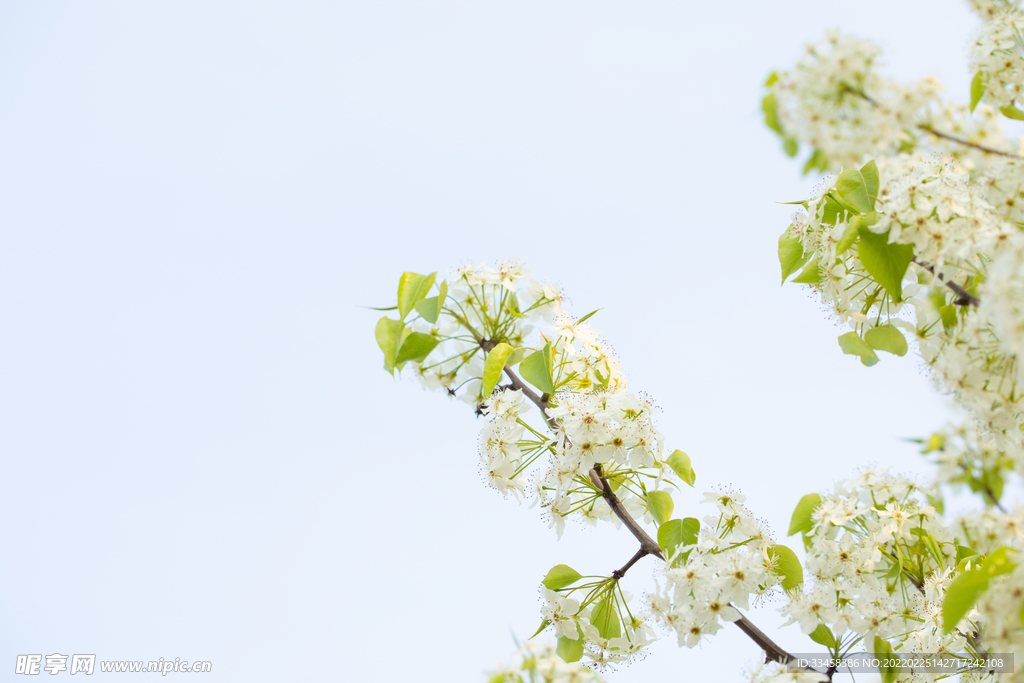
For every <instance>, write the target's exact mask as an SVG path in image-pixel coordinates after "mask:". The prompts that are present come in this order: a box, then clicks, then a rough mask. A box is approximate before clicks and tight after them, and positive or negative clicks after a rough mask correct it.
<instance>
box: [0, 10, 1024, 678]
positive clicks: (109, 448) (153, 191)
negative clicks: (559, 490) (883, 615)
mask: <svg viewBox="0 0 1024 683" xmlns="http://www.w3.org/2000/svg"><path fill="white" fill-rule="evenodd" d="M975 25H976V21H975V19H974V18H973V17H972V16H971V15H970V14H969V13H968V11H967V9H966V6H965V5H963V4H961V3H959V2H953V1H942V2H935V1H929V2H924V1H913V2H911V1H904V2H896V3H894V2H883V1H881V0H862V2H859V3H857V5H856V7H855V8H854V7H853V6H851V5H850V4H849V3H845V4H844V3H838V2H822V1H821V0H817V1H814V2H811V1H806V2H795V1H788V0H787V1H779V2H770V3H769V2H733V3H720V4H719V3H681V2H634V3H622V2H619V3H615V2H603V1H598V2H595V1H593V0H591V1H588V2H525V1H524V2H516V3H495V2H461V3H457V2H361V3H356V2H340V3H331V2H309V1H306V0H295V1H293V2H287V3H285V2H278V3H266V2H234V3H233V2H221V1H216V0H205V1H204V2H175V3H129V2H101V1H98V0H94V1H91V2H67V1H56V0H54V1H50V2H12V1H8V2H4V3H2V4H0V320H2V324H3V330H4V332H3V334H2V335H0V478H2V480H3V482H4V483H5V492H4V495H3V496H2V497H0V587H2V588H0V670H3V669H5V668H7V667H13V666H14V661H15V656H16V655H17V654H25V653H39V654H51V653H53V652H60V653H63V654H73V653H95V654H97V655H98V657H99V658H100V659H140V660H149V659H156V658H158V657H164V658H174V657H181V658H183V659H187V660H197V659H199V660H210V661H212V662H213V671H214V672H213V673H212V674H206V675H205V676H204V680H210V681H246V682H252V681H309V680H330V681H351V680H438V681H442V680H443V681H473V680H481V679H482V671H483V669H485V668H487V667H488V666H490V665H491V663H492V662H494V661H495V660H497V659H505V658H507V657H508V655H509V654H510V653H511V651H512V649H513V647H512V642H511V638H510V636H509V631H510V630H513V631H515V633H516V634H518V635H519V636H520V637H523V636H525V635H529V633H530V632H532V631H533V629H534V628H535V627H536V625H537V623H538V622H539V612H538V609H539V604H538V598H537V584H538V582H539V580H540V578H541V577H542V576H543V575H544V573H545V572H546V571H547V569H548V568H549V567H550V566H552V565H553V564H556V563H560V562H565V563H568V564H571V565H573V566H579V568H583V567H586V568H587V570H588V571H586V572H585V573H598V572H602V571H604V572H607V571H610V570H612V569H614V568H615V567H618V566H620V565H621V564H623V561H624V560H625V559H627V558H628V557H629V556H630V555H631V554H632V552H633V547H632V546H633V542H632V541H631V540H630V539H629V538H628V537H627V536H626V534H625V533H616V532H614V530H612V529H611V528H603V529H599V530H596V531H591V530H584V529H581V528H578V527H576V526H574V525H570V526H569V528H568V530H567V532H566V534H565V537H564V538H563V539H562V541H560V542H556V541H555V539H554V535H553V533H551V532H549V531H548V530H547V529H546V528H545V526H544V524H543V523H542V522H541V521H540V520H539V519H538V514H537V511H536V510H529V509H526V507H525V506H523V507H519V506H517V504H516V503H515V502H511V501H509V502H506V501H503V500H502V499H501V498H500V496H499V495H498V494H496V493H494V492H493V491H490V490H488V489H485V488H484V487H483V485H482V484H481V482H480V479H479V476H478V473H477V468H476V439H477V433H478V428H479V423H478V422H477V421H476V419H475V418H474V417H473V416H472V414H471V411H469V410H467V409H466V408H465V406H464V405H463V404H461V403H452V402H449V401H447V400H446V399H445V398H444V397H443V396H440V395H435V394H427V393H424V392H422V391H421V390H420V389H419V387H418V386H417V385H416V384H415V383H414V382H411V381H392V380H391V379H390V378H389V377H388V376H387V375H386V374H385V373H384V372H382V371H381V369H380V357H379V352H378V350H377V348H376V346H375V343H374V341H373V334H372V330H373V325H374V322H375V321H376V317H377V314H375V313H373V312H371V311H367V310H364V309H362V308H359V307H358V306H359V305H362V304H366V305H387V304H388V303H389V301H390V300H391V299H392V297H393V296H394V290H395V286H396V283H397V278H398V275H399V274H400V273H401V272H402V271H403V270H412V271H418V272H430V271H433V270H442V271H443V270H445V269H447V268H450V267H453V266H456V265H459V264H460V263H463V262H465V261H467V260H494V259H498V258H506V257H513V256H519V257H522V258H524V259H525V260H526V261H527V263H528V264H529V265H530V266H531V268H532V269H533V271H534V272H535V273H536V274H538V275H540V276H544V277H550V278H552V279H555V280H558V281H560V282H561V283H562V284H563V285H564V286H565V288H566V289H567V291H568V292H569V294H570V296H571V299H572V302H571V310H574V311H576V312H577V313H585V312H589V311H590V310H593V309H595V308H602V309H603V310H602V311H601V312H600V313H599V314H598V315H597V316H596V317H595V318H594V319H593V323H594V324H595V326H597V327H599V328H600V329H601V330H602V331H603V332H604V335H605V337H606V338H607V339H608V340H609V341H610V342H611V344H612V345H613V346H614V347H615V349H616V350H617V352H618V354H619V357H620V359H621V361H622V365H623V368H624V370H625V372H626V373H627V375H628V376H629V378H630V380H631V383H632V386H633V387H634V388H635V389H637V390H643V391H646V392H648V393H650V394H652V395H653V396H655V397H656V399H657V401H658V403H659V404H660V405H661V406H662V408H663V409H664V413H663V415H662V416H661V419H660V421H659V426H660V428H661V430H662V431H663V432H664V433H665V434H666V435H667V437H668V439H669V446H670V447H671V448H682V449H684V450H686V451H688V452H689V453H690V455H691V456H692V458H693V462H694V467H695V469H696V472H697V476H698V487H697V490H696V491H694V492H692V493H691V494H689V496H688V497H687V496H682V497H681V499H680V500H677V501H676V509H677V510H679V511H681V512H683V511H685V512H687V513H688V514H693V513H697V514H698V516H701V515H702V514H703V511H701V510H699V508H698V507H697V505H696V503H697V501H698V500H699V498H700V495H699V494H700V491H702V490H704V488H706V487H710V486H711V485H713V484H717V483H732V484H734V485H736V486H738V487H740V488H741V489H742V490H743V491H744V492H745V493H746V494H747V495H748V503H749V504H750V507H751V508H752V509H753V510H755V511H756V512H757V513H758V514H760V515H761V516H762V517H763V518H764V519H766V520H767V521H768V522H769V524H770V525H771V526H772V527H773V528H775V529H776V530H777V531H779V532H780V535H781V533H784V531H785V528H786V526H787V524H788V519H789V514H790V512H791V511H792V508H793V506H794V504H795V503H796V501H797V500H798V499H799V497H800V496H802V495H803V494H805V493H807V492H810V491H814V490H823V489H826V488H828V487H829V486H830V485H831V483H832V481H834V480H835V479H838V478H841V477H843V476H845V475H847V474H849V473H850V472H851V471H852V470H853V469H854V468H855V467H857V466H859V465H862V464H866V463H869V462H880V463H894V464H895V465H896V467H897V468H899V469H902V470H909V471H917V472H920V473H922V475H926V474H927V471H928V470H927V468H926V466H925V465H924V464H923V463H922V461H921V459H920V457H919V456H917V455H916V453H915V451H914V450H913V448H911V447H909V446H908V445H905V444H903V443H901V442H900V441H899V439H900V438H901V437H905V436H917V435H922V434H925V433H927V432H928V431H929V430H931V429H934V428H937V427H939V426H941V424H942V423H943V421H944V419H945V408H944V403H943V400H942V399H940V398H939V397H937V396H936V395H935V394H934V392H933V391H932V389H931V387H930V385H929V382H928V380H927V379H926V378H925V377H924V375H923V373H921V372H920V370H919V369H918V367H917V364H916V363H915V361H914V360H912V359H911V358H905V359H902V360H896V359H892V358H888V357H887V358H886V359H884V361H883V362H882V363H880V364H879V365H878V366H876V367H874V368H871V369H866V368H864V367H862V366H861V365H860V364H859V363H857V362H856V360H855V359H853V358H850V357H843V356H842V355H841V354H840V352H839V349H838V346H837V344H836V341H835V339H836V337H837V336H838V334H839V333H840V332H841V330H839V329H837V328H836V327H835V326H834V325H833V324H832V323H831V322H829V321H828V320H826V319H825V317H824V315H823V313H822V311H821V310H820V307H819V305H818V304H816V303H815V302H814V301H813V300H811V299H810V298H809V297H808V295H807V294H806V292H805V291H803V290H802V289H801V288H800V287H799V286H787V287H785V288H780V287H779V286H778V266H777V262H776V259H775V242H776V238H777V236H778V235H779V233H780V232H781V231H782V230H783V228H784V227H785V226H786V224H787V222H788V215H789V211H790V207H783V206H779V205H777V204H775V202H776V201H787V200H793V199H798V198H800V197H801V196H803V194H804V193H806V191H807V189H808V188H809V186H810V185H811V181H809V180H807V179H802V178H800V176H799V173H798V164H797V163H796V162H792V161H789V160H787V159H786V158H785V157H784V156H783V154H782V152H781V149H780V145H779V143H778V141H777V140H776V139H775V138H774V137H773V136H772V135H771V134H769V132H768V131H767V130H766V129H765V128H764V127H763V125H762V123H761V119H760V115H759V102H760V97H761V89H760V88H761V84H762V82H763V81H764V79H765V77H766V76H767V74H768V73H769V72H770V71H771V70H772V69H773V68H785V67H787V66H789V65H791V64H792V63H793V62H794V61H795V59H796V58H797V57H798V56H799V54H800V51H801V45H802V44H803V43H804V42H806V41H808V40H812V39H817V38H818V37H820V36H821V35H822V33H823V31H824V30H825V29H827V28H834V27H843V28H845V29H847V30H849V31H851V32H853V33H856V34H857V35H859V36H862V37H867V38H872V39H874V40H876V41H877V42H878V43H880V44H881V45H882V47H883V48H884V50H885V55H886V61H887V63H888V70H889V73H890V74H892V75H894V76H896V77H898V78H901V79H909V78H914V77H918V76H923V75H927V74H935V75H937V76H938V77H939V78H940V79H941V80H942V81H943V82H944V83H945V84H946V85H947V88H948V90H949V95H950V96H951V97H954V98H956V99H961V100H962V99H966V95H967V84H968V82H969V78H968V74H967V71H966V66H965V55H964V47H965V44H966V42H967V41H968V39H969V37H970V33H971V31H972V30H973V27H974V26H975ZM1013 125H1016V124H1013ZM1012 132H1013V133H1014V134H1016V133H1017V132H1019V131H1012ZM651 566H653V563H645V564H640V565H638V566H637V568H636V569H634V572H633V573H631V577H630V580H632V581H634V584H633V586H632V589H633V590H634V592H636V593H638V594H639V593H640V592H642V590H643V588H644V587H645V586H646V585H647V582H648V581H649V575H650V569H651ZM590 570H593V571H590ZM752 618H753V620H754V621H755V622H756V623H758V624H761V625H762V626H763V627H764V628H766V629H768V630H770V631H771V632H774V628H775V625H776V624H777V623H778V618H777V615H776V614H775V613H774V605H769V606H767V607H766V608H764V609H761V610H757V611H756V612H755V614H754V615H753V617H752ZM779 640H780V641H781V642H782V643H783V644H785V645H788V646H790V647H794V648H798V649H799V646H801V645H803V644H806V642H807V641H805V640H804V639H803V638H802V637H801V636H800V635H799V632H798V628H797V627H796V626H791V627H789V628H787V629H785V630H783V631H782V632H781V634H780V636H779ZM756 658H757V651H756V650H755V649H754V647H753V646H752V645H751V644H750V643H749V641H747V640H746V639H745V638H744V637H743V636H742V635H741V634H740V633H739V631H738V630H737V629H731V628H730V629H726V630H725V631H723V632H722V633H721V634H720V635H719V636H718V637H716V638H715V639H714V640H712V641H711V642H709V643H707V644H705V645H703V646H702V647H701V648H700V649H698V650H694V651H689V650H679V649H677V648H676V646H675V643H674V642H672V641H671V640H666V641H663V642H660V643H659V644H657V645H656V646H654V647H653V648H652V653H651V656H650V657H649V658H648V659H647V660H646V661H643V662H640V663H636V664H634V665H632V666H631V667H628V668H625V669H623V670H621V671H620V672H618V673H616V674H612V675H610V676H609V680H611V681H616V682H623V683H624V682H627V681H677V680H712V679H714V680H723V681H728V680H736V679H737V678H738V676H739V671H740V670H741V669H742V667H743V666H744V665H745V664H747V663H749V662H752V661H753V660H755V659H756ZM44 675H45V674H44ZM62 675H67V674H66V673H65V674H62ZM179 675H180V674H179ZM97 678H98V679H102V678H103V677H102V676H99V675H97ZM115 680H116V677H115Z"/></svg>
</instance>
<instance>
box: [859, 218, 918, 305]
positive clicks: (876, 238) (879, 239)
mask: <svg viewBox="0 0 1024 683" xmlns="http://www.w3.org/2000/svg"><path fill="white" fill-rule="evenodd" d="M857 256H858V257H859V258H860V262H861V263H862V264H864V269H865V270H866V271H868V274H869V275H871V277H873V278H874V279H875V282H877V283H878V284H880V285H882V287H884V288H885V291H886V292H888V293H889V296H891V297H892V299H893V301H895V302H900V301H902V300H903V284H902V283H903V276H904V275H905V274H906V272H907V267H909V266H910V262H911V261H913V260H914V247H913V246H911V245H909V244H889V233H888V232H886V233H884V234H881V235H878V234H876V233H873V232H871V231H870V230H868V229H867V228H861V231H860V242H859V243H858V246H857Z"/></svg>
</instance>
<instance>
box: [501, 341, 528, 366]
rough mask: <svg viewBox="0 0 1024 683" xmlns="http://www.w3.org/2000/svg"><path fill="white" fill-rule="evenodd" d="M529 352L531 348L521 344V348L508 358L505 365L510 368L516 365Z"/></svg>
mask: <svg viewBox="0 0 1024 683" xmlns="http://www.w3.org/2000/svg"><path fill="white" fill-rule="evenodd" d="M528 353H530V349H527V348H524V347H522V346H520V347H519V348H517V349H516V350H515V351H513V352H512V355H510V356H509V357H508V360H506V361H505V365H507V366H509V367H510V368H511V367H514V366H515V364H516V363H518V362H519V361H521V360H523V359H524V358H526V354H528Z"/></svg>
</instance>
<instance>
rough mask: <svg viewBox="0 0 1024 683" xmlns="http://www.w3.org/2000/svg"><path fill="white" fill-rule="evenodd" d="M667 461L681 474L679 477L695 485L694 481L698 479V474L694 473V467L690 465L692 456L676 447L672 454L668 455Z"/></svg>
mask: <svg viewBox="0 0 1024 683" xmlns="http://www.w3.org/2000/svg"><path fill="white" fill-rule="evenodd" d="M666 462H668V466H669V467H671V468H672V470H673V471H674V472H675V473H676V474H678V475H679V478H680V479H682V480H683V481H685V482H686V483H687V484H689V485H690V486H693V482H695V481H697V475H696V474H694V471H693V467H692V466H691V465H690V456H688V455H687V454H686V453H683V452H682V451H681V450H679V449H676V450H674V451H672V455H670V456H668V460H667V461H666Z"/></svg>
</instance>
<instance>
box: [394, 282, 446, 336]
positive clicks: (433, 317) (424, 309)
mask: <svg viewBox="0 0 1024 683" xmlns="http://www.w3.org/2000/svg"><path fill="white" fill-rule="evenodd" d="M447 297H448V283H447V282H445V281H444V280H442V281H441V287H440V291H439V293H438V295H437V296H431V297H427V298H426V299H423V300H422V301H417V302H416V306H415V308H416V312H417V313H419V314H420V315H421V316H422V317H423V319H424V320H426V321H427V322H428V323H430V324H431V325H433V324H434V323H436V322H437V319H438V317H440V315H441V309H442V308H444V301H445V299H446V298H447ZM396 308H397V307H396Z"/></svg>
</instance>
